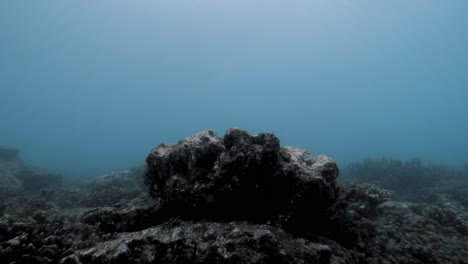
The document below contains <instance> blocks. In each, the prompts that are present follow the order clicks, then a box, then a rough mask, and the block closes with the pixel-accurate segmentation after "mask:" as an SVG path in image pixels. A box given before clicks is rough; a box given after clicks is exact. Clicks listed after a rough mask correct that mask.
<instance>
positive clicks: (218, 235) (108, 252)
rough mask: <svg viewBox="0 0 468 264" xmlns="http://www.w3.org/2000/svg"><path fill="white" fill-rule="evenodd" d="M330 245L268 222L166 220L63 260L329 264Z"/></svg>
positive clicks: (66, 261)
mask: <svg viewBox="0 0 468 264" xmlns="http://www.w3.org/2000/svg"><path fill="white" fill-rule="evenodd" d="M331 255H332V247H331V246H329V245H326V244H322V243H314V242H311V241H308V240H305V239H300V238H295V237H293V236H291V235H289V234H287V233H285V232H284V231H282V230H280V229H276V228H273V227H271V226H268V225H250V224H246V223H213V222H180V221H170V222H167V223H165V224H163V225H160V226H158V227H154V228H149V229H146V230H143V231H139V232H134V233H124V234H122V235H119V237H118V238H117V239H115V240H112V241H108V242H105V243H102V244H100V245H99V246H97V247H94V248H90V249H87V250H83V251H80V252H77V253H76V254H74V255H72V256H70V257H67V258H66V259H64V260H63V261H62V263H181V264H182V263H184V264H185V263H207V264H209V263H265V264H266V263H310V264H313V263H329V262H330V259H331Z"/></svg>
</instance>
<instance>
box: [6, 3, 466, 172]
mask: <svg viewBox="0 0 468 264" xmlns="http://www.w3.org/2000/svg"><path fill="white" fill-rule="evenodd" d="M467 12H468V1H466V0H448V1H442V0H439V1H435V0H392V1H380V0H362V1H361V0H307V1H305V0H304V1H302V0H287V1H286V0H283V1H278V0H268V1H266V0H265V1H256V0H254V1H252V0H236V1H230V0H229V1H228V0H226V1H218V0H216V1H215V0H212V1H207V0H196V1H195V0H187V1H182V0H181V1H165V0H164V1H163V0H152V1H150V0H139V1H129V0H127V1H119V0H100V1H95V0H92V1H91V0H80V1H63V0H43V1H23V0H14V1H13V0H3V1H1V2H0V120H1V121H0V145H8V146H14V147H17V148H19V149H21V156H22V158H23V159H24V160H27V161H28V162H30V163H33V164H34V165H36V166H39V167H43V168H46V169H49V170H52V171H57V172H62V173H64V174H65V175H67V176H69V177H83V178H85V177H91V176H96V175H100V174H104V173H107V172H110V171H117V170H121V169H127V168H128V167H130V166H134V165H138V164H141V163H143V160H144V158H145V157H146V155H147V153H148V152H149V150H150V149H151V148H152V147H153V146H155V145H157V144H159V143H162V142H165V143H171V142H175V141H177V140H179V139H181V138H183V137H186V136H189V135H191V134H193V133H196V132H199V131H201V130H205V129H214V130H215V131H217V132H218V134H219V135H222V134H223V133H224V131H225V130H226V129H227V128H229V127H233V126H237V127H240V128H243V129H246V130H249V131H251V132H252V133H257V132H260V131H263V130H266V131H273V132H274V133H276V134H277V135H278V136H279V137H280V139H281V140H282V143H283V144H284V145H293V146H297V147H301V148H305V149H307V150H309V151H311V152H312V153H313V154H326V155H329V156H331V157H332V158H334V159H335V160H337V161H338V163H339V164H346V163H348V162H352V161H355V160H360V159H364V158H373V157H374V158H379V157H382V156H385V157H393V158H398V159H409V158H412V157H419V158H421V159H423V160H425V161H428V162H437V163H444V164H448V165H456V166H458V165H462V164H464V163H467V162H468V140H467V136H466V135H468V103H467V101H468V16H467V15H466V14H467Z"/></svg>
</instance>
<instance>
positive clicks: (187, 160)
mask: <svg viewBox="0 0 468 264" xmlns="http://www.w3.org/2000/svg"><path fill="white" fill-rule="evenodd" d="M16 155H17V154H16ZM7 156H8V155H7ZM13 156H14V155H13ZM13 156H12V157H13ZM16 158H17V156H15V157H14V158H10V159H9V160H8V159H7V160H3V161H2V163H0V172H1V175H0V180H2V182H3V181H4V182H8V181H10V182H11V183H12V184H10V185H8V187H6V186H7V185H5V186H4V188H3V189H4V190H3V191H2V195H3V196H2V197H0V198H2V200H1V201H0V263H71V264H77V263H343V264H345V263H350V264H351V263H363V264H366V263H369V264H374V263H468V262H467V259H468V251H467V250H466V249H467V248H468V224H467V219H468V214H467V211H466V208H465V207H464V204H463V200H464V198H465V197H466V195H465V193H464V192H463V190H464V187H463V186H465V185H463V184H461V183H463V182H464V181H463V178H462V177H461V178H458V180H459V182H457V184H459V183H460V184H459V185H457V186H458V187H459V188H458V189H459V191H458V192H452V190H454V185H453V184H450V183H448V181H446V185H441V186H434V184H432V183H431V184H427V185H425V184H423V186H424V188H426V190H429V189H431V190H432V196H431V197H432V198H431V199H428V201H431V202H432V203H430V204H429V203H409V202H402V201H394V200H393V199H392V196H391V193H394V192H393V191H392V190H390V192H389V191H387V190H383V189H380V188H379V187H377V183H378V181H377V182H373V181H372V180H370V183H376V185H373V184H368V183H364V184H352V185H349V184H344V185H338V184H337V183H336V179H337V176H338V167H337V165H336V164H335V162H333V161H332V160H331V159H330V158H328V157H326V156H312V155H311V154H310V153H307V152H305V151H303V150H300V149H296V148H291V147H282V146H281V145H280V142H279V139H278V138H277V137H276V136H275V135H273V134H272V133H260V134H258V135H251V134H249V133H248V132H246V131H242V130H240V129H229V130H228V131H227V132H226V134H225V135H224V136H223V137H222V138H219V137H217V136H216V134H215V133H214V132H212V131H204V132H201V133H198V134H196V135H193V136H191V137H188V138H186V139H184V140H181V141H179V142H177V143H176V144H173V145H167V144H161V145H159V146H157V147H156V148H154V149H153V150H152V151H151V152H150V154H149V155H148V158H147V159H146V166H145V167H142V166H139V167H135V168H133V169H131V170H130V171H128V172H117V173H112V174H109V175H105V176H102V177H98V178H96V179H94V180H93V181H90V182H88V183H85V184H78V185H71V186H64V185H56V184H47V185H45V186H43V187H39V186H36V187H34V188H31V189H29V190H25V188H24V187H23V186H24V185H23V184H24V182H25V178H23V179H21V178H20V176H19V175H20V173H17V172H16V171H22V165H21V164H22V163H20V162H18V160H17V159H16ZM15 164H16V165H15ZM396 165H398V166H400V165H401V164H396ZM413 165H414V166H413ZM413 165H411V166H413V167H411V168H418V165H417V163H414V164H413ZM15 166H16V167H15ZM398 166H397V167H398ZM404 166H406V165H404ZM408 166H409V165H408ZM400 167H401V166H400ZM400 169H401V168H400ZM395 170H396V171H398V170H399V169H398V168H396V169H395ZM439 172H440V171H439ZM44 174H47V173H44ZM398 177H401V176H398ZM398 177H397V178H398ZM431 177H432V176H431ZM44 178H47V177H44ZM15 179H16V180H15ZM448 179H449V178H447V179H446V180H448ZM450 179H453V178H450ZM26 181H29V180H26ZM52 182H53V181H52ZM411 182H416V180H415V181H411ZM406 183H408V182H406ZM392 184H395V187H396V186H397V185H396V183H393V180H392ZM15 186H16V187H15ZM389 186H390V187H391V185H389ZM10 188H11V189H10ZM15 188H16V189H15ZM400 198H401V197H400Z"/></svg>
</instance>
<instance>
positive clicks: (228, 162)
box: [145, 129, 338, 229]
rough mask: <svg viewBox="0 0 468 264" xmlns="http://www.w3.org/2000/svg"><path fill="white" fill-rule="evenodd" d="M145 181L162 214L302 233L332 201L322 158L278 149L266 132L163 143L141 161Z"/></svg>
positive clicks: (331, 180) (328, 168)
mask: <svg viewBox="0 0 468 264" xmlns="http://www.w3.org/2000/svg"><path fill="white" fill-rule="evenodd" d="M146 162H147V169H146V173H145V183H146V184H147V186H148V188H149V191H150V194H151V195H152V196H153V197H154V198H156V199H159V200H160V201H161V204H162V208H163V210H165V211H166V212H167V214H168V215H173V216H183V217H186V218H192V219H196V218H208V219H218V220H234V219H240V220H251V221H254V222H259V223H264V222H275V223H279V224H281V225H284V226H286V227H287V226H289V227H291V228H292V227H294V228H301V229H307V228H311V227H316V226H315V225H314V224H313V223H314V222H320V221H322V220H323V219H322V218H324V217H325V216H326V211H327V209H328V208H330V206H332V205H333V204H334V202H335V199H336V196H337V188H336V185H335V178H336V177H337V175H338V168H337V166H336V164H335V163H334V162H333V161H332V160H331V159H330V158H328V157H325V156H318V157H313V156H312V155H310V154H309V153H307V152H305V151H303V150H299V149H295V148H283V147H281V146H280V142H279V139H278V138H277V137H276V136H274V135H273V134H272V133H260V134H258V135H256V136H254V135H251V134H249V133H247V132H245V131H242V130H240V129H229V130H228V131H227V132H226V134H225V135H224V137H223V138H218V137H217V136H216V134H215V133H214V132H213V131H204V132H201V133H199V134H196V135H194V136H191V137H189V138H186V139H184V140H182V141H180V142H178V143H177V144H174V145H166V144H162V145H159V146H157V147H156V148H154V149H153V150H152V152H151V153H150V155H149V156H148V158H147V160H146Z"/></svg>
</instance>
